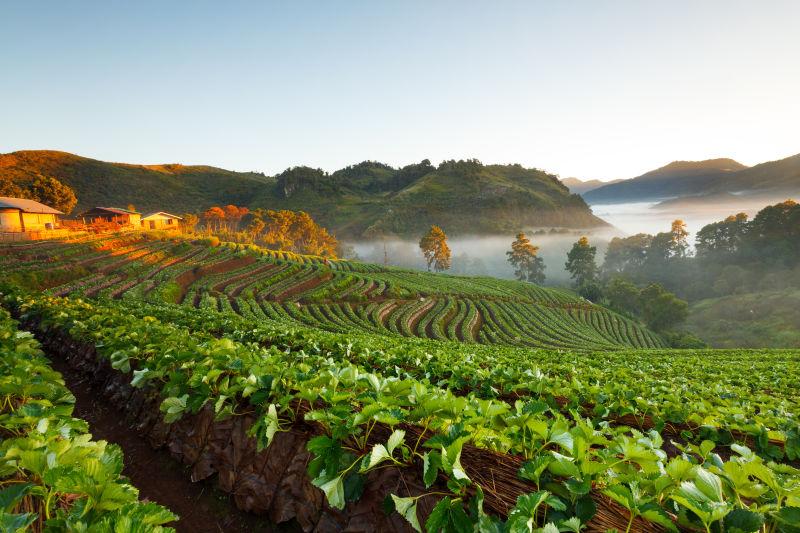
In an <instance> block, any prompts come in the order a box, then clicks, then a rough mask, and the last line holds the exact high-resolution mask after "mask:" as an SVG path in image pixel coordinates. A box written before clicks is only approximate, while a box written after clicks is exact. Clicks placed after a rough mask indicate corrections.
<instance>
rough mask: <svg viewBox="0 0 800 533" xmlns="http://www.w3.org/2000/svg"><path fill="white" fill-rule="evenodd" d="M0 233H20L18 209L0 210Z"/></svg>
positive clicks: (20, 225)
mask: <svg viewBox="0 0 800 533" xmlns="http://www.w3.org/2000/svg"><path fill="white" fill-rule="evenodd" d="M0 231H22V222H21V221H20V218H19V209H7V208H6V209H0Z"/></svg>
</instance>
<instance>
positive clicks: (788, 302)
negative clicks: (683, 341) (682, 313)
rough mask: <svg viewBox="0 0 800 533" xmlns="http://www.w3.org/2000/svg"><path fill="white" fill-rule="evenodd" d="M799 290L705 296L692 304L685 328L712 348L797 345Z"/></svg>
mask: <svg viewBox="0 0 800 533" xmlns="http://www.w3.org/2000/svg"><path fill="white" fill-rule="evenodd" d="M798 309H800V291H798V290H795V291H791V290H780V291H770V292H756V293H746V294H735V295H731V296H724V297H721V298H709V299H705V300H700V301H698V302H697V303H695V304H693V305H692V306H691V308H690V310H689V319H688V320H687V326H688V328H689V329H690V330H691V331H692V332H693V333H694V334H695V335H698V336H700V337H701V338H702V339H703V340H704V341H706V342H708V343H709V345H711V346H713V347H715V348H734V347H735V348H800V312H798Z"/></svg>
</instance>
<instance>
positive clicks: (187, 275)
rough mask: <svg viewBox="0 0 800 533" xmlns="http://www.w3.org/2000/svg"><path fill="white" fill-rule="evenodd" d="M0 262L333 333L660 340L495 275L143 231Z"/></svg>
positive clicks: (573, 301)
mask: <svg viewBox="0 0 800 533" xmlns="http://www.w3.org/2000/svg"><path fill="white" fill-rule="evenodd" d="M239 248H242V249H239ZM0 259H2V262H0V266H2V267H3V268H5V269H7V271H9V272H13V273H15V274H16V275H18V276H24V275H25V274H26V273H31V274H34V275H35V274H36V273H42V271H44V272H46V273H50V275H52V278H53V279H55V280H56V282H57V281H60V280H61V279H63V278H65V277H66V278H69V281H67V282H66V283H63V284H59V285H56V286H54V287H48V288H47V292H48V293H49V294H53V295H57V296H64V295H81V296H87V297H99V298H113V299H123V300H129V299H134V300H136V301H141V300H144V301H148V302H154V303H165V302H166V303H178V304H183V305H189V306H194V307H197V308H204V309H217V310H219V311H224V312H229V311H230V312H234V313H237V314H240V315H242V316H244V317H247V318H252V319H254V320H259V319H273V320H282V321H287V320H288V321H292V322H296V323H298V324H303V325H307V326H312V327H316V328H321V329H324V330H327V331H333V332H341V333H346V332H352V331H367V332H370V333H374V334H384V335H402V336H406V337H421V338H429V339H437V340H450V341H461V342H471V343H481V344H500V345H509V346H523V347H538V348H543V347H547V348H563V349H582V350H589V349H611V348H657V347H663V341H662V340H661V339H660V338H659V337H658V336H657V335H655V334H653V333H652V332H650V331H648V330H647V329H646V328H643V327H642V326H641V325H639V324H637V323H635V322H633V321H631V320H628V319H626V318H623V317H621V316H619V315H617V314H615V313H613V312H610V311H608V310H607V309H604V308H602V307H599V306H596V305H593V304H591V303H589V302H587V301H585V300H583V299H582V298H579V297H578V296H576V295H574V294H572V293H570V292H567V291H563V290H557V289H545V288H541V287H538V286H535V285H532V284H524V283H517V282H511V281H505V280H498V279H492V278H469V277H460V276H443V275H431V274H427V273H424V272H417V271H409V270H401V269H395V268H387V267H379V266H377V265H368V264H361V263H354V262H348V261H324V260H320V259H315V258H309V257H298V256H292V255H291V254H284V253H281V252H269V251H265V250H259V251H254V250H247V249H243V247H236V246H233V247H229V246H222V247H217V248H213V247H209V246H207V245H204V244H192V243H191V242H189V241H170V240H167V241H161V240H152V241H148V240H142V238H141V236H139V237H137V236H112V237H105V238H96V239H87V240H84V241H80V242H73V243H64V244H58V243H46V244H41V245H39V246H29V247H22V246H20V247H16V248H12V249H11V252H10V253H8V254H7V255H5V256H4V257H0ZM69 273H73V274H74V275H69ZM49 284H51V283H48V285H49Z"/></svg>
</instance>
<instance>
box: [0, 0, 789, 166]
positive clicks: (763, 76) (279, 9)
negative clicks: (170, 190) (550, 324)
mask: <svg viewBox="0 0 800 533" xmlns="http://www.w3.org/2000/svg"><path fill="white" fill-rule="evenodd" d="M798 27H800V2H798V1H795V0H786V1H758V2H754V1H753V2H749V1H748V2H744V1H741V2H740V1H736V0H722V1H712V0H705V1H702V2H697V1H693V0H690V1H671V2H640V1H638V0H637V1H633V0H631V1H622V0H620V1H608V2H600V1H584V2H581V1H570V2H552V1H550V2H536V1H525V2H512V1H499V2H478V1H474V2H471V1H458V2H456V1H435V2H431V1H411V0H407V1H403V2H400V1H389V0H387V1H381V2H375V1H372V2H360V1H355V0H353V1H334V0H331V1H319V2H305V1H298V0H294V1H291V2H289V1H285V2H266V1H258V2H257V1H253V2H236V1H226V2H210V1H209V2H205V1H192V2H188V1H187V2H179V1H170V2H161V1H157V2H156V1H154V2H147V1H138V2H121V1H115V0H107V1H103V2H91V1H79V2H63V1H52V2H41V1H37V0H26V1H24V2H9V3H4V4H3V8H2V11H1V12H0V153H5V152H11V151H15V150H22V149H55V150H64V151H68V152H72V153H77V154H80V155H84V156H87V157H93V158H96V159H102V160H106V161H119V162H130V163H145V164H155V163H184V164H209V165H214V166H219V167H223V168H229V169H233V170H256V171H261V172H265V173H267V174H274V173H277V172H280V171H282V170H284V169H285V168H287V167H290V166H295V165H310V166H314V167H320V168H323V169H325V170H328V171H333V170H336V169H338V168H341V167H344V166H346V165H349V164H354V163H358V162H360V161H363V160H367V159H369V160H377V161H381V162H384V163H387V164H391V165H394V166H398V165H405V164H409V163H413V162H418V161H420V160H422V159H425V158H428V159H430V160H431V161H433V162H434V163H438V162H439V161H441V160H443V159H460V158H478V159H480V160H481V161H483V162H484V163H521V164H523V165H525V166H528V167H536V168H542V169H545V170H547V171H549V172H553V173H556V174H558V175H560V176H561V177H570V176H575V177H579V178H582V179H593V178H594V179H602V180H608V179H614V178H629V177H634V176H636V175H639V174H641V173H643V172H646V171H648V170H651V169H653V168H656V167H659V166H662V165H664V164H666V163H668V162H670V161H672V160H700V159H708V158H714V157H732V158H734V159H737V160H739V161H740V162H742V163H744V164H756V163H759V162H763V161H769V160H774V159H780V158H783V157H786V156H789V155H793V154H796V153H798V152H800V132H799V131H798V126H799V125H800V59H799V58H800V31H798Z"/></svg>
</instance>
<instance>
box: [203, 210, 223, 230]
mask: <svg viewBox="0 0 800 533" xmlns="http://www.w3.org/2000/svg"><path fill="white" fill-rule="evenodd" d="M203 220H205V221H206V229H208V230H209V231H210V230H211V227H212V226H214V229H215V230H216V231H219V229H220V226H221V225H222V221H223V220H225V211H224V210H223V209H222V208H221V207H217V206H214V207H210V208H208V209H207V210H206V211H205V212H204V213H203Z"/></svg>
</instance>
